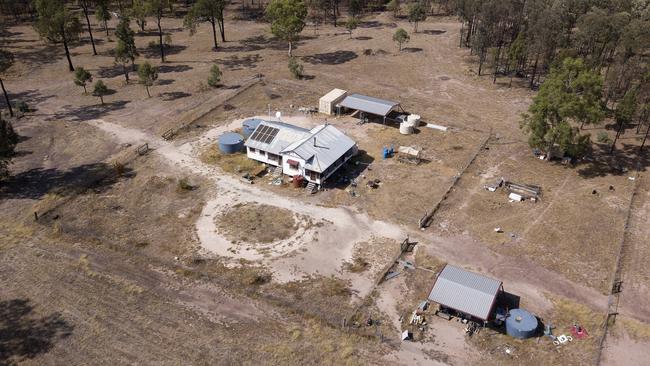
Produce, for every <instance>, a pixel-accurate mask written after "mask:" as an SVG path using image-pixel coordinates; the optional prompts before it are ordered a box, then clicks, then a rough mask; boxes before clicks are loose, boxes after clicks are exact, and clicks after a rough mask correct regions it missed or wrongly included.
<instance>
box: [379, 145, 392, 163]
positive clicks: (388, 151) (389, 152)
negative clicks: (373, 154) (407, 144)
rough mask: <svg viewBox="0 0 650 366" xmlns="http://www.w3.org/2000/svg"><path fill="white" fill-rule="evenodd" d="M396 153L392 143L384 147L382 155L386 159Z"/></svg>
mask: <svg viewBox="0 0 650 366" xmlns="http://www.w3.org/2000/svg"><path fill="white" fill-rule="evenodd" d="M394 154H395V148H394V147H393V145H391V146H390V147H387V146H384V148H383V149H382V153H381V157H382V158H383V159H384V160H386V159H388V158H392V157H393V155H394Z"/></svg>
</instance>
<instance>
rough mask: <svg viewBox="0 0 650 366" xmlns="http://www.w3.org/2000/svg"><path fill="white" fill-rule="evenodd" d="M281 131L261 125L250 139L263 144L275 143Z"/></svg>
mask: <svg viewBox="0 0 650 366" xmlns="http://www.w3.org/2000/svg"><path fill="white" fill-rule="evenodd" d="M279 131H280V129H278V128H275V127H271V126H267V125H261V126H259V127H258V128H257V129H256V130H255V132H253V134H252V135H251V137H250V139H251V140H253V141H258V142H261V143H263V144H268V143H270V142H271V141H273V139H274V138H275V136H277V134H278V132H279Z"/></svg>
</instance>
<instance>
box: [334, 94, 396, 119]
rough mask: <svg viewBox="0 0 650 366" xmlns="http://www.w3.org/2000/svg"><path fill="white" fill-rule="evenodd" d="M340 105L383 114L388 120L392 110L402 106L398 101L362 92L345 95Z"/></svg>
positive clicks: (379, 114)
mask: <svg viewBox="0 0 650 366" xmlns="http://www.w3.org/2000/svg"><path fill="white" fill-rule="evenodd" d="M339 106H340V107H343V108H348V109H354V110H356V111H359V112H364V113H368V114H374V115H376V116H381V117H383V118H384V121H385V120H386V116H388V115H389V114H390V112H392V111H394V110H396V109H397V108H398V107H400V104H399V103H398V102H393V101H390V100H385V99H379V98H375V97H369V96H367V95H361V94H351V95H348V96H347V97H345V99H343V100H342V101H341V103H340V104H339Z"/></svg>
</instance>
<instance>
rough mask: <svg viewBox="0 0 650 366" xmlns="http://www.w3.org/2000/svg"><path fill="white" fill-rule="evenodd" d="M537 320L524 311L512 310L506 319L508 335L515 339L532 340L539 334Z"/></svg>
mask: <svg viewBox="0 0 650 366" xmlns="http://www.w3.org/2000/svg"><path fill="white" fill-rule="evenodd" d="M538 325H539V324H538V323H537V318H536V317H535V315H533V314H531V313H529V312H527V311H526V310H524V309H512V310H510V312H508V317H507V318H506V333H507V334H508V335H509V336H511V337H514V338H521V339H524V338H530V337H533V336H535V333H536V332H537V327H538Z"/></svg>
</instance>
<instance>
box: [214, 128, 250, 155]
mask: <svg viewBox="0 0 650 366" xmlns="http://www.w3.org/2000/svg"><path fill="white" fill-rule="evenodd" d="M243 148H244V138H243V137H242V135H240V134H238V133H235V132H226V133H224V134H223V135H221V136H219V150H221V152H223V153H225V154H234V153H236V152H240V151H242V149H243Z"/></svg>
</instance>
